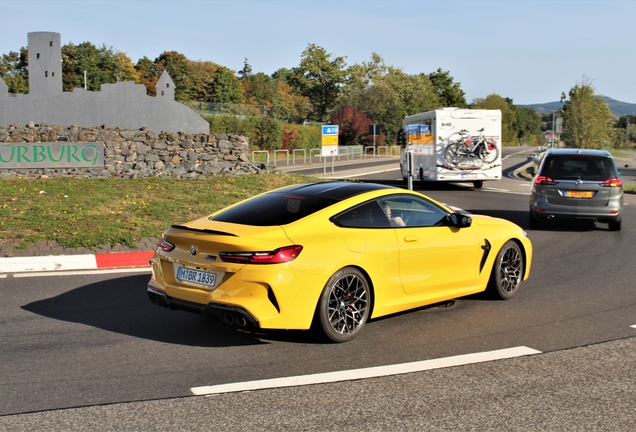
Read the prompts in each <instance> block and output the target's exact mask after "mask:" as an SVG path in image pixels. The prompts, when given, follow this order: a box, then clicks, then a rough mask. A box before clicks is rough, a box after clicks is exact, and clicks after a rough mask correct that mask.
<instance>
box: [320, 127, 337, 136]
mask: <svg viewBox="0 0 636 432" xmlns="http://www.w3.org/2000/svg"><path fill="white" fill-rule="evenodd" d="M322 134H323V135H336V136H337V135H338V125H323V126H322Z"/></svg>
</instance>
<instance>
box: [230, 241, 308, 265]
mask: <svg viewBox="0 0 636 432" xmlns="http://www.w3.org/2000/svg"><path fill="white" fill-rule="evenodd" d="M302 250H303V247H302V246H300V245H294V246H286V247H282V248H278V249H276V250H273V251H269V252H221V253H220V254H219V257H220V258H221V261H223V262H231V263H237V264H280V263H286V262H290V261H293V260H295V259H296V257H297V256H298V255H299V254H300V251H302Z"/></svg>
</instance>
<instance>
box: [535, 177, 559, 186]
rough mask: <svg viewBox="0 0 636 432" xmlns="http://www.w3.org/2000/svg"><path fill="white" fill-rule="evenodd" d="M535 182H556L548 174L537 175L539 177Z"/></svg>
mask: <svg viewBox="0 0 636 432" xmlns="http://www.w3.org/2000/svg"><path fill="white" fill-rule="evenodd" d="M534 184H538V185H539V184H554V180H552V179H551V178H550V177H546V176H537V178H536V179H534Z"/></svg>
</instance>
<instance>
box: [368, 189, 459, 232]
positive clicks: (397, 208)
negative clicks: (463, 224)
mask: <svg viewBox="0 0 636 432" xmlns="http://www.w3.org/2000/svg"><path fill="white" fill-rule="evenodd" d="M378 201H379V203H380V206H381V208H382V209H383V210H384V211H385V213H386V215H387V217H389V220H390V223H391V226H394V227H429V226H439V225H443V224H444V219H445V217H446V214H447V212H446V210H444V209H443V208H441V207H439V206H438V205H437V204H435V203H433V202H431V201H428V200H426V199H424V198H419V197H416V196H411V195H393V196H390V197H384V198H380V199H379V200H378Z"/></svg>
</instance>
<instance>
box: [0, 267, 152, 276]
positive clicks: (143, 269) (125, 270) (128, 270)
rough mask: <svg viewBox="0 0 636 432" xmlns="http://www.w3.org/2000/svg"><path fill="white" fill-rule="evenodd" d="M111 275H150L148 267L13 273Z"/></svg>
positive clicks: (23, 274) (18, 274)
mask: <svg viewBox="0 0 636 432" xmlns="http://www.w3.org/2000/svg"><path fill="white" fill-rule="evenodd" d="M111 273H150V267H135V268H121V269H105V270H75V271H56V272H33V273H14V275H13V277H14V278H28V277H41V276H78V275H92V274H111ZM5 276H6V275H5Z"/></svg>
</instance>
